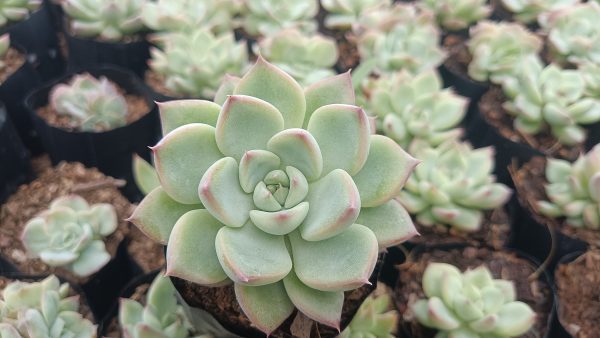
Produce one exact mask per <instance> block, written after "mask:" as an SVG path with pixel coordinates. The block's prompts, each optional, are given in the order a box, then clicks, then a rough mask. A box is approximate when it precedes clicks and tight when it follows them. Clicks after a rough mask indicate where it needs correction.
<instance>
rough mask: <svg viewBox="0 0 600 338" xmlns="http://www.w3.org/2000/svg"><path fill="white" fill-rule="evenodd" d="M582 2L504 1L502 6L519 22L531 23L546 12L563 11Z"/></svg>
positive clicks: (576, 0)
mask: <svg viewBox="0 0 600 338" xmlns="http://www.w3.org/2000/svg"><path fill="white" fill-rule="evenodd" d="M579 2H580V0H502V6H503V7H504V8H506V9H507V10H508V11H509V12H511V13H513V16H514V18H515V19H516V20H517V21H520V22H524V23H531V22H534V21H536V20H537V18H538V16H539V15H540V14H542V13H544V12H550V11H555V10H561V9H564V8H567V7H569V6H573V5H575V4H577V3H579Z"/></svg>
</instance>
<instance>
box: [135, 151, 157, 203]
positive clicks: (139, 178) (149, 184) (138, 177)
mask: <svg viewBox="0 0 600 338" xmlns="http://www.w3.org/2000/svg"><path fill="white" fill-rule="evenodd" d="M133 179H134V180H135V185H137V187H138V188H139V189H140V190H141V192H142V193H143V194H144V195H148V194H149V193H150V192H151V191H152V190H154V188H156V187H159V186H160V181H159V180H158V175H157V174H156V171H155V170H154V167H153V166H152V165H151V164H150V163H148V162H146V160H144V159H143V158H141V157H140V156H139V155H138V154H133Z"/></svg>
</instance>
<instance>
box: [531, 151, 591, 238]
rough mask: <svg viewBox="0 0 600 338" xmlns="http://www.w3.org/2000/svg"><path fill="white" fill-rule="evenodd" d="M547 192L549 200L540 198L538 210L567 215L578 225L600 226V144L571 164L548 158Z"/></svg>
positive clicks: (554, 215)
mask: <svg viewBox="0 0 600 338" xmlns="http://www.w3.org/2000/svg"><path fill="white" fill-rule="evenodd" d="M546 179H547V180H548V184H547V185H546V195H547V196H548V198H549V199H550V200H549V201H538V205H537V206H538V209H539V211H540V212H541V213H543V214H544V215H546V216H549V217H553V218H557V217H566V220H567V223H568V224H569V225H571V226H574V227H586V228H589V229H600V145H596V146H595V147H594V148H592V150H590V151H589V152H588V153H587V154H585V155H582V156H580V157H579V158H578V159H577V161H575V163H573V164H571V163H569V162H567V161H564V160H557V159H548V163H547V164H546Z"/></svg>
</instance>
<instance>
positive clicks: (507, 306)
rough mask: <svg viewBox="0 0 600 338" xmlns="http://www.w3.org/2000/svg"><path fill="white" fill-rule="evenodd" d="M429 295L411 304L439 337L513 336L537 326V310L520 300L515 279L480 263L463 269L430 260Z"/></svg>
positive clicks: (426, 276) (426, 285) (426, 287)
mask: <svg viewBox="0 0 600 338" xmlns="http://www.w3.org/2000/svg"><path fill="white" fill-rule="evenodd" d="M423 291H424V292H425V296H426V297H427V298H426V299H420V300H418V301H416V302H415V303H414V304H412V305H411V310H412V312H413V313H414V315H415V317H416V318H417V320H418V321H419V323H421V324H422V325H424V326H426V327H430V328H434V329H437V330H438V334H437V335H436V336H435V337H436V338H450V337H455V338H509V337H517V336H520V335H522V334H524V333H526V332H527V331H529V329H530V328H531V327H532V326H533V323H534V322H535V313H534V312H533V310H532V309H531V308H530V307H529V305H527V304H526V303H523V302H520V301H518V300H517V294H516V290H515V286H514V284H513V282H512V281H508V280H503V279H494V278H493V276H492V274H491V272H490V271H489V270H488V269H487V268H486V267H485V266H480V267H478V268H475V269H472V270H471V269H469V270H467V271H465V272H462V273H461V272H460V270H459V269H458V268H456V267H455V266H453V265H450V264H445V263H430V264H429V265H428V266H427V268H426V269H425V272H424V273H423Z"/></svg>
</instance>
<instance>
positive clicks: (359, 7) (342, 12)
mask: <svg viewBox="0 0 600 338" xmlns="http://www.w3.org/2000/svg"><path fill="white" fill-rule="evenodd" d="M391 3H392V2H391V1H389V0H383V1H382V0H321V5H322V6H323V8H324V9H325V10H326V11H327V16H326V17H325V26H326V27H327V28H330V29H341V30H346V29H350V28H352V26H353V25H355V24H356V23H358V22H359V20H360V18H361V17H362V16H363V14H364V13H365V12H367V11H368V10H369V9H371V8H374V7H378V6H388V7H389V6H390V5H391Z"/></svg>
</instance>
